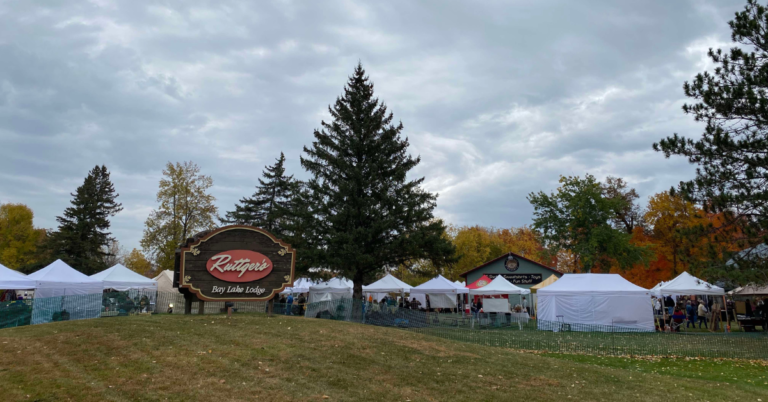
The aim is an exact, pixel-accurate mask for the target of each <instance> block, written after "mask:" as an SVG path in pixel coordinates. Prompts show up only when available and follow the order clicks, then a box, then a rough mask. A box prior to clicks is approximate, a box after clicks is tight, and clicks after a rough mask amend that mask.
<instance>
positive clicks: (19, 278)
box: [0, 264, 35, 290]
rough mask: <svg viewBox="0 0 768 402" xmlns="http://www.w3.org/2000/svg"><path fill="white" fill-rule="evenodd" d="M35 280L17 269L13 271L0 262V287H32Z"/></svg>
mask: <svg viewBox="0 0 768 402" xmlns="http://www.w3.org/2000/svg"><path fill="white" fill-rule="evenodd" d="M34 288H35V281H34V280H32V279H29V277H27V276H26V275H24V274H22V273H21V272H19V271H14V270H12V269H10V268H8V267H6V266H4V265H3V264H0V289H3V290H27V289H34Z"/></svg>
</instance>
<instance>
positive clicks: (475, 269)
mask: <svg viewBox="0 0 768 402" xmlns="http://www.w3.org/2000/svg"><path fill="white" fill-rule="evenodd" d="M508 255H513V256H515V257H516V258H519V259H521V260H525V261H528V262H530V263H531V264H534V265H538V266H539V267H541V268H544V269H546V270H549V271H552V272H554V273H556V274H558V275H561V276H562V275H563V273H562V272H560V271H558V270H556V269H554V268H551V267H548V266H546V265H544V264H542V263H540V262H536V261H534V260H531V259H528V258H525V257H523V256H522V255H517V254H515V253H504V254H502V255H500V256H498V257H496V258H494V259H492V260H490V261H487V262H484V263H482V264H480V265H478V266H476V267H474V268H472V269H470V270H469V271H467V272H464V273H463V274H459V276H460V277H462V278H464V279H466V278H467V275H468V274H469V273H471V272H474V271H477V270H478V269H480V268H484V267H486V266H488V265H491V264H493V263H494V262H496V261H499V260H501V259H502V258H507V256H508Z"/></svg>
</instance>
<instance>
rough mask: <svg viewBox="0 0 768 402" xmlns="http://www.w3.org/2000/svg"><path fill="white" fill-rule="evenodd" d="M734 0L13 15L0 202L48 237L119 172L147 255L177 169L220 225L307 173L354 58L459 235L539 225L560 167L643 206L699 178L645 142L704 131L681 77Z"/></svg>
mask: <svg viewBox="0 0 768 402" xmlns="http://www.w3.org/2000/svg"><path fill="white" fill-rule="evenodd" d="M742 7H743V2H742V1H736V0H732V1H727V2H723V1H715V0H710V1H693V0H691V1H674V2H669V1H655V2H645V3H643V4H642V5H638V4H637V3H632V2H611V1H597V0H594V1H581V2H573V1H559V2H538V1H516V2H485V3H481V4H480V3H469V2H461V1H448V2H441V3H440V5H439V6H436V5H435V4H434V3H421V2H412V1H405V0H403V1H390V2H379V3H371V4H361V3H360V2H353V1H336V2H331V3H329V2H318V3H311V2H310V3H307V2H295V1H287V0H286V1H276V2H271V3H266V2H237V3H235V2H217V1H199V0H196V1H183V2H182V1H171V2H164V3H162V4H161V5H149V4H145V3H144V2H136V1H127V0H126V1H114V2H113V1H102V0H98V1H97V0H93V1H90V2H87V3H86V2H80V3H72V2H46V3H45V4H44V5H41V4H40V3H36V2H26V1H11V2H6V3H2V4H0V16H1V17H2V19H3V24H1V25H0V60H2V62H1V63H0V202H9V201H10V202H23V203H26V204H28V205H30V206H31V207H32V208H33V209H34V211H35V214H36V216H35V219H36V224H37V225H40V226H43V227H55V226H56V222H55V216H56V215H59V214H60V213H61V212H62V211H63V209H64V208H65V207H66V206H67V204H68V202H69V198H70V197H69V195H68V194H69V193H70V192H72V191H74V189H75V188H76V187H77V186H78V185H79V184H80V183H81V182H82V178H83V177H84V175H85V174H86V172H87V171H88V169H90V168H91V167H93V165H95V164H102V163H103V164H106V165H107V166H108V167H109V168H110V170H111V171H112V172H113V178H114V181H115V184H116V187H117V189H118V191H119V192H120V194H121V196H120V200H121V201H122V202H123V204H124V206H125V210H124V211H123V212H122V213H121V214H120V215H119V216H118V217H116V218H115V219H114V221H113V226H114V232H115V234H116V235H117V236H118V238H119V239H120V240H121V242H122V243H123V244H124V245H126V246H128V247H134V246H137V244H138V239H139V238H140V237H141V230H142V227H143V221H144V219H145V218H146V216H147V214H148V213H149V211H150V210H151V209H152V208H153V207H154V206H155V192H156V188H157V182H158V180H159V178H160V172H161V170H162V168H163V166H164V164H165V163H166V162H168V161H182V160H193V161H195V162H197V163H198V164H199V165H200V166H201V167H202V169H203V172H204V173H206V174H209V175H211V176H213V178H214V181H215V187H214V194H215V195H216V197H217V198H218V205H219V207H220V209H221V210H222V211H224V210H227V209H229V208H231V207H232V204H233V203H234V202H235V201H236V200H237V199H239V198H240V197H242V196H244V195H248V194H250V193H251V192H252V188H253V185H254V184H255V182H256V178H257V177H258V176H259V175H260V172H261V170H262V168H263V166H264V165H265V164H269V163H271V162H272V161H273V160H274V158H275V157H277V155H278V154H279V152H280V151H284V152H285V153H286V157H287V158H288V164H289V169H290V170H291V172H292V173H294V174H296V175H297V176H298V177H304V173H303V172H302V171H301V169H300V166H299V163H298V159H299V155H300V154H301V148H302V146H303V145H304V144H309V143H310V142H311V141H312V131H313V129H314V128H316V127H318V126H319V125H320V120H321V119H327V118H328V115H327V111H326V108H327V106H328V104H330V103H332V102H333V101H334V99H335V98H336V97H337V96H338V95H339V94H340V93H341V92H342V87H343V85H344V83H345V81H346V78H347V76H348V75H349V74H350V73H351V71H352V68H353V67H354V65H355V63H356V62H357V61H358V60H361V61H362V62H363V63H364V65H365V67H366V69H367V70H368V73H369V74H370V76H371V78H372V79H373V81H374V82H375V84H376V90H377V94H378V96H379V97H380V99H381V100H382V101H384V102H386V104H387V105H388V106H389V107H390V109H391V110H392V111H393V112H394V113H395V118H396V119H399V120H402V121H403V123H404V125H405V127H406V130H405V132H406V134H407V135H408V137H409V139H410V140H411V144H412V151H413V153H415V154H419V155H421V157H422V164H421V165H420V166H419V167H418V168H417V171H416V172H415V174H417V175H423V176H425V177H426V179H427V181H426V185H427V186H428V188H429V189H430V190H431V191H435V192H439V193H440V198H439V200H438V214H439V215H440V216H442V217H444V218H445V219H446V220H448V221H449V222H452V223H456V224H475V223H477V224H482V225H494V226H511V225H522V224H526V223H529V222H530V218H531V208H530V206H529V204H528V202H527V201H526V199H525V196H526V195H527V194H528V193H530V192H532V191H538V190H545V191H550V190H551V189H553V188H555V187H556V185H557V179H558V176H559V175H560V174H576V175H583V174H584V173H586V172H590V173H593V174H595V175H597V176H598V177H604V176H606V175H618V176H622V177H625V178H627V179H628V181H629V182H630V183H631V184H632V185H634V186H635V187H637V188H638V190H639V191H640V192H641V194H642V195H643V196H647V195H650V194H653V193H655V192H658V191H661V190H664V189H667V188H669V187H670V186H672V185H674V184H676V183H677V182H678V181H680V180H684V179H686V178H689V177H691V175H692V174H693V168H692V167H690V166H688V165H687V164H686V163H685V161H683V160H680V159H672V160H665V159H664V158H663V156H662V155H660V154H657V153H654V152H652V151H651V150H650V146H651V143H653V142H654V141H658V140H659V139H660V138H662V137H665V136H667V135H670V134H671V133H673V132H678V133H681V134H684V135H690V136H697V135H699V133H700V131H701V127H700V126H699V125H697V124H695V123H694V122H692V120H691V119H690V118H689V117H687V116H684V115H683V114H682V112H681V111H680V106H681V105H682V103H683V102H684V101H685V99H684V97H683V94H682V90H681V86H682V82H683V81H684V80H688V79H690V78H692V77H693V75H694V74H695V73H696V72H698V71H701V70H702V69H704V68H707V67H708V64H707V63H706V59H705V58H704V57H703V56H704V52H705V51H706V49H707V48H708V47H710V46H729V45H728V38H729V31H728V27H727V25H726V21H727V20H729V19H730V18H731V17H732V15H733V13H734V12H735V11H737V10H739V9H741V8H742Z"/></svg>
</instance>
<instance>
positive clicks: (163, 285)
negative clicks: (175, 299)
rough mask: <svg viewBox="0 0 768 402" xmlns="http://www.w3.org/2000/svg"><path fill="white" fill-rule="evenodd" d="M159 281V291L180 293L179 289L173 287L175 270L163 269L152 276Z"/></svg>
mask: <svg viewBox="0 0 768 402" xmlns="http://www.w3.org/2000/svg"><path fill="white" fill-rule="evenodd" d="M152 279H153V280H154V281H155V282H157V291H158V292H174V293H179V289H176V288H174V287H173V271H171V270H170V269H166V270H165V271H161V272H160V274H158V275H157V276H156V277H154V278H152Z"/></svg>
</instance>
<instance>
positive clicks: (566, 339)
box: [306, 299, 768, 359]
mask: <svg viewBox="0 0 768 402" xmlns="http://www.w3.org/2000/svg"><path fill="white" fill-rule="evenodd" d="M306 316H307V317H310V318H324V319H332V320H339V321H348V322H356V323H361V324H367V325H376V326H384V327H394V328H401V329H404V330H408V331H413V332H418V333H421V334H424V335H431V336H436V337H440V338H445V339H451V340H455V341H461V342H468V343H474V344H479V345H485V346H493V347H503V348H511V349H520V350H531V351H546V352H554V353H571V354H573V353H576V354H589V355H596V356H663V357H710V358H734V359H768V332H765V331H762V332H751V333H749V332H729V333H724V332H655V331H642V330H637V329H633V328H628V327H623V326H619V325H584V324H576V323H566V322H560V321H543V320H535V319H533V318H529V317H528V315H527V314H526V313H512V314H494V313H481V314H462V313H460V312H458V313H457V312H450V313H436V312H426V311H423V310H412V309H408V308H400V307H397V306H388V305H379V304H377V303H366V302H361V301H355V300H353V299H341V300H333V301H324V302H319V303H311V304H308V305H307V306H306Z"/></svg>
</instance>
